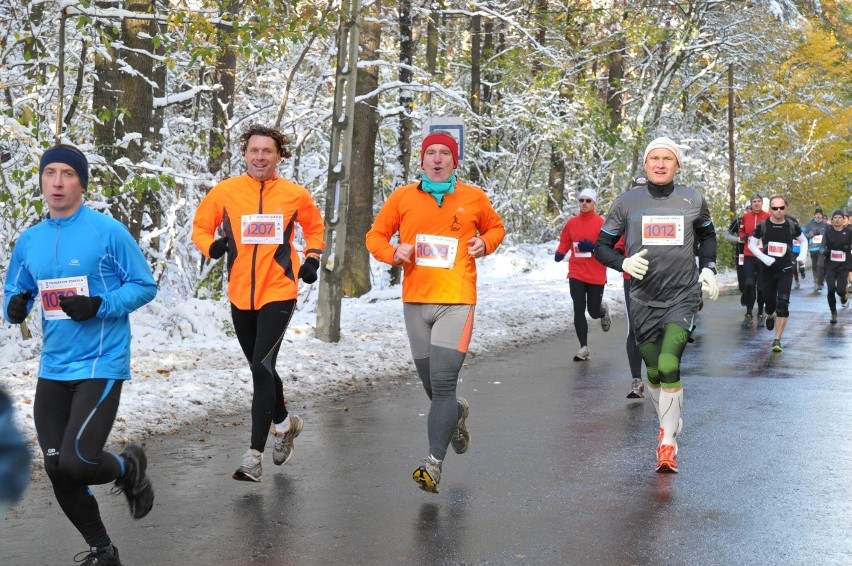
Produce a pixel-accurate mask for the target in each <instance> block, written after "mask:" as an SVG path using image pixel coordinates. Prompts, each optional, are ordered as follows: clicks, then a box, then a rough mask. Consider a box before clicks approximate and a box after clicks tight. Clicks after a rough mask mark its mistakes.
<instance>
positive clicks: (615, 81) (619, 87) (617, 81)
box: [606, 34, 626, 132]
mask: <svg viewBox="0 0 852 566" xmlns="http://www.w3.org/2000/svg"><path fill="white" fill-rule="evenodd" d="M625 49H626V46H625V44H624V36H622V35H620V34H619V38H618V43H617V45H616V47H615V49H614V50H613V52H612V54H610V64H609V77H608V79H607V93H606V106H607V109H609V127H610V131H612V132H616V131H618V128H619V127H620V126H621V118H622V117H621V106H622V98H623V94H622V93H623V91H624V85H623V83H624V58H623V55H622V54H623V53H624V50H625Z"/></svg>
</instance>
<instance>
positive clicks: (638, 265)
mask: <svg viewBox="0 0 852 566" xmlns="http://www.w3.org/2000/svg"><path fill="white" fill-rule="evenodd" d="M646 255H648V250H647V249H643V250H639V253H637V254H634V255H632V256H630V257H626V258H624V261H622V262H621V269H622V271H624V273H627V274H628V275H630V276H631V277H635V278H636V279H638V280H639V281H641V280H642V279H644V278H645V274H646V273H648V260H647V259H645V256H646Z"/></svg>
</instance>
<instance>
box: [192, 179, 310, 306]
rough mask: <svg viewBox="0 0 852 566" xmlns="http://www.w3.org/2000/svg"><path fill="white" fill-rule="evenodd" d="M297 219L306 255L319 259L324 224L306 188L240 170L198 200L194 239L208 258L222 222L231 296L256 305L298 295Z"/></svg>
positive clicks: (236, 301)
mask: <svg viewBox="0 0 852 566" xmlns="http://www.w3.org/2000/svg"><path fill="white" fill-rule="evenodd" d="M258 215H263V216H258ZM296 222H298V223H299V226H300V227H301V228H302V236H303V237H304V239H305V250H304V252H305V256H306V257H310V256H314V257H316V258H317V259H319V256H320V255H321V254H322V249H323V246H324V245H325V243H324V242H323V231H324V225H323V221H322V215H321V214H320V211H319V209H318V208H317V205H316V204H315V203H314V200H313V198H311V194H310V193H309V192H308V190H307V189H305V188H304V187H302V186H299V185H297V184H295V183H293V182H291V181H288V180H286V179H283V178H281V177H275V178H274V179H271V180H267V181H258V180H256V179H254V178H252V177H250V176H249V175H240V176H239V177H231V178H230V179H225V180H224V181H222V182H221V183H219V184H218V185H216V186H215V187H213V188H212V189H211V190H210V192H209V193H207V196H205V197H204V198H203V199H202V200H201V202H200V203H199V204H198V208H197V209H196V211H195V219H194V220H193V222H192V241H193V242H194V243H195V245H196V246H197V247H198V249H199V250H201V253H203V254H204V255H205V256H207V257H210V255H209V250H210V244H212V243H213V242H214V241H216V229H217V228H218V227H219V226H220V225H221V226H222V230H223V231H224V233H225V236H226V237H227V238H228V298H229V299H230V301H231V303H233V304H234V306H236V307H237V308H238V309H241V310H258V309H260V307H262V306H263V305H265V304H267V303H271V302H274V301H287V300H291V299H295V298H296V296H297V295H298V291H299V282H298V274H299V268H300V267H301V261H300V259H299V254H298V252H297V251H296V249H295V248H294V247H293V237H294V236H295V223H296Z"/></svg>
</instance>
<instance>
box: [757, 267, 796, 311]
mask: <svg viewBox="0 0 852 566" xmlns="http://www.w3.org/2000/svg"><path fill="white" fill-rule="evenodd" d="M792 270H793V266H792V265H789V266H787V267H783V268H781V269H778V270H773V269H767V270H765V271H764V272H763V296H764V298H765V299H766V314H773V313H774V314H776V315H777V316H779V317H781V318H786V317H788V316H790V290H791V289H792V288H793V273H792Z"/></svg>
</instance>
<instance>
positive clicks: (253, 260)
mask: <svg viewBox="0 0 852 566" xmlns="http://www.w3.org/2000/svg"><path fill="white" fill-rule="evenodd" d="M265 185H266V181H261V182H260V201H259V203H258V210H257V213H258V214H263V188H264V186H265ZM257 246H258V244H254V250H252V252H251V310H256V309H255V307H254V292H255V283H256V282H257V277H256V274H255V269H256V268H257Z"/></svg>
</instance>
